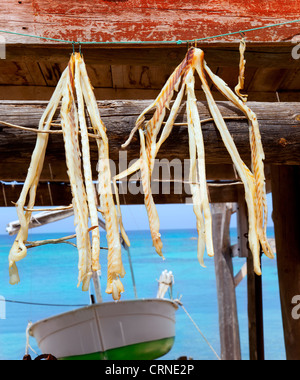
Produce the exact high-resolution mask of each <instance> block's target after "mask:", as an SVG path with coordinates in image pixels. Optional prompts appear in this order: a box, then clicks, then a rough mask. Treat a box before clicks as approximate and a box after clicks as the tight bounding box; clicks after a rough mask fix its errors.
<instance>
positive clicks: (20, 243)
mask: <svg viewBox="0 0 300 380" xmlns="http://www.w3.org/2000/svg"><path fill="white" fill-rule="evenodd" d="M60 100H61V112H60V114H61V120H62V121H61V125H62V132H63V138H64V146H65V156H66V165H67V169H68V176H69V179H70V185H71V192H72V199H73V200H72V204H73V209H74V222H75V225H76V228H75V229H76V239H77V249H78V254H79V261H78V270H79V278H78V284H80V283H82V289H83V290H84V291H86V290H88V289H89V283H90V279H91V276H92V273H93V272H96V271H98V270H99V269H100V263H99V254H100V232H99V228H98V203H99V201H98V198H99V199H100V207H101V212H102V213H103V215H104V218H105V222H106V228H107V243H108V275H107V277H108V279H107V289H106V291H107V293H109V294H112V296H113V298H114V299H115V300H118V299H120V295H121V293H122V292H123V291H124V288H123V285H122V283H121V281H120V277H123V276H124V275H125V271H124V267H123V264H122V257H121V243H120V235H119V224H118V218H117V211H116V208H115V204H114V201H113V196H112V189H111V173H110V167H109V147H108V138H107V135H106V128H105V126H104V124H103V122H102V120H101V117H100V113H99V110H98V107H97V102H96V99H95V96H94V93H93V88H92V86H91V84H90V81H89V78H88V75H87V71H86V67H85V64H84V61H83V58H82V57H81V55H80V54H73V55H72V56H71V59H70V62H69V65H68V68H67V69H66V70H65V71H64V73H63V75H62V77H61V79H60V81H59V83H58V86H57V88H56V90H55V92H54V94H53V96H52V98H51V100H50V102H49V105H48V106H47V109H46V110H45V112H44V115H43V117H42V119H41V121H40V127H39V129H41V130H43V131H49V130H50V128H51V123H52V119H53V117H54V114H55V112H56V110H57V108H58V105H59V102H60ZM85 107H86V108H87V113H88V115H89V118H90V122H91V125H92V127H93V130H94V135H93V137H95V138H96V142H97V146H98V157H99V160H98V166H97V169H98V188H97V190H98V194H97V193H96V190H95V186H94V183H93V178H92V169H91V163H90V146H89V137H90V134H89V133H88V128H87V120H86V116H85ZM47 143H48V134H46V133H45V134H44V133H43V134H42V133H39V134H38V137H37V142H36V147H35V150H34V152H33V155H32V160H31V164H30V168H29V170H28V176H27V178H26V181H25V184H24V187H23V190H22V192H21V196H20V198H19V200H18V202H17V203H16V206H17V212H18V216H19V220H20V225H21V228H20V231H19V234H18V236H17V238H16V240H15V242H14V244H13V246H12V249H11V251H10V254H9V272H10V283H11V284H16V283H18V282H19V280H20V279H19V275H18V270H17V266H16V262H17V261H19V260H21V259H22V258H24V257H25V256H26V252H27V249H26V246H25V241H26V240H27V237H28V228H29V222H30V217H31V213H32V210H33V207H34V203H35V196H36V188H37V185H38V182H39V178H40V174H41V171H42V167H43V162H44V158H45V152H46V147H47ZM80 147H81V149H80ZM27 194H29V202H28V205H27V208H26V209H27V211H26V212H25V214H24V207H25V202H26V197H27ZM28 210H31V211H28ZM89 220H90V223H91V225H92V227H91V228H90V227H89ZM95 226H97V228H94V227H95ZM89 231H92V232H91V233H92V238H91V239H90V236H89ZM122 232H123V235H124V236H126V241H127V242H128V245H129V240H128V238H127V235H126V233H125V231H124V230H123V231H122Z"/></svg>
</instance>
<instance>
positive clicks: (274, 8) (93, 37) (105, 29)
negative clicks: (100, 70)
mask: <svg viewBox="0 0 300 380" xmlns="http://www.w3.org/2000/svg"><path fill="white" fill-rule="evenodd" d="M1 7H3V8H4V9H1V13H0V29H5V30H10V31H16V32H20V33H27V34H34V35H42V36H45V37H51V38H58V39H64V40H72V41H73V40H74V41H168V40H191V39H194V38H202V37H206V36H211V35H218V34H223V33H227V32H233V31H238V30H244V29H251V28H256V27H260V26H263V25H268V24H272V23H278V22H284V21H288V20H292V19H300V0H289V1H288V0H284V1H282V0H268V1H266V0H252V1H249V0H239V1H238V0H230V1H228V0H219V1H211V0H201V1H199V0H186V1H185V0H159V1H158V0H77V1H75V0H71V1H70V0H51V1H49V0H23V1H15V0H8V1H6V2H5V3H4V4H2V5H1ZM299 33H300V23H299V24H291V25H285V26H280V27H276V28H272V29H264V30H261V31H255V32H249V33H248V34H247V38H248V40H249V41H253V42H272V41H273V42H275V41H276V42H277V41H284V40H290V39H291V38H292V37H293V36H295V35H297V34H299ZM6 39H7V40H8V42H25V40H26V42H29V40H27V39H24V38H23V37H15V36H6ZM238 39H239V35H237V36H231V37H226V38H225V37H224V38H222V39H218V40H217V41H236V40H238ZM30 42H32V40H30ZM35 42H38V43H40V42H43V41H35ZM210 42H211V41H210Z"/></svg>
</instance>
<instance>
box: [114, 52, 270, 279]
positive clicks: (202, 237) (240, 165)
mask: <svg viewBox="0 0 300 380" xmlns="http://www.w3.org/2000/svg"><path fill="white" fill-rule="evenodd" d="M244 51H245V50H244V45H242V46H241V50H240V53H241V66H240V83H239V86H238V87H237V89H236V91H237V94H238V95H239V96H241V95H240V93H239V91H240V90H241V89H242V88H243V81H244V79H243V78H244V67H245V66H244V65H245V61H244V59H243V55H244ZM195 72H197V74H198V76H199V78H200V82H201V85H202V89H203V92H204V94H205V97H206V99H207V102H208V107H209V110H210V113H211V115H212V118H213V120H214V122H215V125H216V127H217V128H218V130H219V132H220V135H221V137H222V140H223V142H224V145H225V147H226V149H227V150H228V152H229V154H230V156H231V159H232V161H233V163H234V166H235V168H236V170H237V173H238V174H239V176H240V178H241V180H242V182H243V184H244V188H245V199H246V203H247V207H248V216H249V246H250V249H251V251H252V254H253V258H254V270H255V272H256V273H257V274H260V273H261V268H260V244H261V246H262V248H263V250H264V252H265V254H266V255H267V256H269V257H273V253H272V250H271V248H270V246H269V243H268V240H267V237H266V220H267V219H266V218H267V207H266V204H267V203H266V189H265V177H264V166H263V160H264V153H263V147H262V144H261V138H260V132H259V126H258V122H257V117H256V115H255V114H254V112H253V111H252V110H250V109H249V107H247V106H246V105H245V104H244V102H243V101H245V99H246V97H243V98H242V99H243V101H242V100H240V99H239V97H238V96H237V95H236V94H234V93H233V91H231V90H230V89H229V88H228V86H227V85H226V83H225V82H224V81H223V80H222V79H221V78H219V77H218V76H216V75H215V74H213V73H212V72H211V70H210V69H209V67H208V66H207V64H206V63H205V61H204V53H203V51H202V50H200V49H197V48H191V49H190V50H189V51H188V53H187V55H186V57H185V59H184V60H183V62H182V63H181V64H180V65H179V66H178V67H177V68H176V70H175V71H174V73H173V74H172V75H171V77H170V78H169V80H168V81H167V82H166V84H165V86H164V88H163V89H162V91H161V92H160V94H159V96H158V97H157V99H156V100H155V101H154V102H153V103H152V104H151V105H150V106H149V107H147V108H146V109H145V110H144V111H143V112H142V114H141V115H140V116H139V118H138V119H137V122H136V125H135V128H134V129H133V130H132V132H131V134H130V136H129V139H128V140H127V142H126V143H125V144H124V145H123V147H126V146H127V145H128V144H129V143H130V140H131V139H132V136H133V135H134V133H135V132H136V131H137V130H139V134H140V142H141V152H140V159H139V160H138V161H137V162H136V163H135V164H134V165H133V166H132V167H130V168H128V169H127V170H126V171H124V172H122V173H120V174H119V175H118V176H116V177H115V178H114V182H116V181H117V180H120V179H121V178H123V177H126V176H128V175H131V174H133V173H134V172H136V171H138V170H140V171H141V173H142V184H143V190H144V194H145V205H146V209H147V211H148V217H149V225H150V231H151V235H152V240H153V245H154V246H155V248H156V251H157V253H159V254H160V255H161V256H162V243H161V240H160V233H159V220H158V215H157V211H156V208H155V205H154V203H153V202H152V201H153V200H151V186H150V181H151V175H152V171H153V166H154V160H155V157H156V155H157V153H158V151H159V149H160V147H161V145H162V144H163V142H164V141H165V140H166V139H167V138H168V136H169V135H170V133H171V131H172V128H173V125H174V122H175V119H176V116H177V114H178V110H179V107H180V105H181V103H182V100H183V94H184V91H185V90H186V94H187V101H186V113H187V122H188V133H189V148H190V186H191V193H192V198H193V204H194V213H195V215H196V219H197V230H198V259H199V262H200V264H201V265H204V262H203V256H204V251H205V248H206V250H207V253H208V255H209V256H213V255H214V249H213V241H212V219H211V212H210V207H209V196H208V190H207V184H206V174H205V151H204V142H203V136H202V130H201V120H200V117H199V113H198V109H197V104H196V96H195V90H194V88H195V79H194V75H195ZM206 74H208V75H209V77H210V78H211V80H212V82H213V83H214V85H215V86H216V87H217V89H218V90H219V91H220V92H221V93H223V94H224V95H225V96H226V97H227V99H228V100H229V101H231V102H232V103H233V104H234V105H235V106H237V107H238V108H239V109H240V110H241V111H243V113H244V114H245V116H246V117H247V119H248V120H249V131H250V146H251V157H252V171H251V170H250V169H249V168H248V167H247V166H246V165H245V163H244V162H243V160H242V159H241V157H240V155H239V152H238V150H237V148H236V146H235V144H234V141H233V138H232V136H231V134H230V132H229V131H228V128H227V126H226V123H225V121H224V118H223V116H222V115H221V113H220V111H219V109H218V106H217V104H216V102H215V100H214V98H213V96H212V93H211V91H210V88H209V85H208V83H207V79H206ZM180 86H181V88H180V91H179V92H178V94H177V97H176V99H175V101H174V103H173V105H172V108H171V110H170V114H169V117H168V119H167V121H166V123H165V125H164V128H163V130H162V131H161V135H160V138H159V140H158V141H157V136H158V134H159V132H160V130H161V126H162V124H163V120H164V117H165V111H166V108H168V107H169V104H170V101H171V99H172V97H173V93H174V91H178V89H179V87H180ZM152 109H155V113H154V115H153V117H152V118H151V119H150V120H149V121H146V122H145V115H146V114H147V113H148V112H149V111H151V110H152ZM144 140H145V141H146V143H145V142H144ZM146 166H148V168H149V173H145V167H146ZM116 192H117V189H116ZM150 200H151V201H150ZM117 202H119V201H118V197H117ZM118 207H119V204H118Z"/></svg>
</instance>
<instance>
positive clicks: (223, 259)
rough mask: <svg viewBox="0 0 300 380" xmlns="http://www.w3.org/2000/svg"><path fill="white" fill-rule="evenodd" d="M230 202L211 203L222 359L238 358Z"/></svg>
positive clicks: (237, 327) (239, 350)
mask: <svg viewBox="0 0 300 380" xmlns="http://www.w3.org/2000/svg"><path fill="white" fill-rule="evenodd" d="M231 214H232V204H231V203H213V204H212V218H213V243H214V250H215V271H216V282H217V290H218V305H219V329H220V340H221V359H222V360H241V347H240V334H239V323H238V315H237V305H236V294H235V283H234V276H233V266H232V258H231V245H230V235H229V228H230V219H231Z"/></svg>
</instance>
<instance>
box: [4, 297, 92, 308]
mask: <svg viewBox="0 0 300 380" xmlns="http://www.w3.org/2000/svg"><path fill="white" fill-rule="evenodd" d="M1 301H2V302H8V303H17V304H23V305H34V306H55V307H84V306H88V305H87V304H85V305H63V304H54V303H39V302H25V301H14V300H8V299H1V298H0V302H1Z"/></svg>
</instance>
